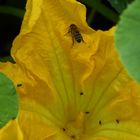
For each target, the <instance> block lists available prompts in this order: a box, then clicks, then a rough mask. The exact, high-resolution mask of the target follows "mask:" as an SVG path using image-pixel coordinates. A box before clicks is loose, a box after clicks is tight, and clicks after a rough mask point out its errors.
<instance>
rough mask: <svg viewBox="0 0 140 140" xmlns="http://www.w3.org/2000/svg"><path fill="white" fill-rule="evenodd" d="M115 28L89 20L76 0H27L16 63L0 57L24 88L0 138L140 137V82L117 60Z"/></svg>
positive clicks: (122, 139)
mask: <svg viewBox="0 0 140 140" xmlns="http://www.w3.org/2000/svg"><path fill="white" fill-rule="evenodd" d="M72 24H74V25H76V27H77V30H78V31H79V33H80V34H81V36H82V37H83V40H82V41H81V42H78V41H77V40H76V36H75V35H74V32H75V31H74V30H73V32H72V31H70V25H72ZM114 31H115V28H112V29H111V30H109V31H100V30H99V31H94V30H93V29H91V28H90V27H88V25H87V23H86V8H85V6H84V5H82V4H81V3H80V2H77V1H75V0H28V1H27V5H26V13H25V16H24V20H23V23H22V27H21V31H20V33H19V35H18V36H17V37H16V39H15V40H14V43H13V47H12V50H11V54H12V57H13V58H14V60H15V62H16V63H15V64H12V63H10V62H7V63H0V71H1V72H3V73H5V74H6V75H7V76H8V77H10V78H11V79H12V81H13V82H14V84H15V86H16V89H17V93H18V94H19V113H18V116H17V118H16V119H15V120H12V121H10V122H9V123H7V124H6V126H4V127H3V128H2V129H0V140H140V87H139V85H138V84H137V83H136V82H135V81H134V80H133V79H131V78H130V77H129V76H128V74H127V72H126V71H125V69H124V67H123V65H122V64H121V62H120V60H119V57H118V54H117V51H116V49H115V47H114ZM79 39H80V38H79Z"/></svg>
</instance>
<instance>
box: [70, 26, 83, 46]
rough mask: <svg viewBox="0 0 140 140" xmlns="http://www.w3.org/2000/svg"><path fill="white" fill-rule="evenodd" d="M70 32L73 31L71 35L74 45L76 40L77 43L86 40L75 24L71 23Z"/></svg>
mask: <svg viewBox="0 0 140 140" xmlns="http://www.w3.org/2000/svg"><path fill="white" fill-rule="evenodd" d="M68 33H71V36H72V45H73V44H74V40H75V41H76V42H77V43H81V42H84V40H83V37H82V35H81V33H80V32H79V29H78V27H77V26H76V25H75V24H71V25H70V26H69V31H68Z"/></svg>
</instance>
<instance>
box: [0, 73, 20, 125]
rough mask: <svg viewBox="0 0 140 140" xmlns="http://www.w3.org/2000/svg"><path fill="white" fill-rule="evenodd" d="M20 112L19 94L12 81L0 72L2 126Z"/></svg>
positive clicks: (0, 119)
mask: <svg viewBox="0 0 140 140" xmlns="http://www.w3.org/2000/svg"><path fill="white" fill-rule="evenodd" d="M17 114H18V96H17V94H16V90H15V87H14V85H13V83H12V81H11V80H10V79H9V78H7V77H6V76H5V75H4V74H2V73H0V128H2V127H3V126H4V125H5V124H6V123H7V122H8V121H9V120H11V119H15V118H16V116H17Z"/></svg>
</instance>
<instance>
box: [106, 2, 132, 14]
mask: <svg viewBox="0 0 140 140" xmlns="http://www.w3.org/2000/svg"><path fill="white" fill-rule="evenodd" d="M108 1H109V2H110V4H111V5H112V7H114V8H115V9H116V11H117V12H119V13H121V12H122V11H123V10H124V9H125V8H126V7H127V5H128V4H129V3H131V2H132V1H134V0H108Z"/></svg>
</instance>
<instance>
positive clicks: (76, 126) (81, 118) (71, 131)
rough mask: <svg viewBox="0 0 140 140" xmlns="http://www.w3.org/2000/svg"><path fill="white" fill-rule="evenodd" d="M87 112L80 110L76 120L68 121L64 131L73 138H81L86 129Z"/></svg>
mask: <svg viewBox="0 0 140 140" xmlns="http://www.w3.org/2000/svg"><path fill="white" fill-rule="evenodd" d="M85 120H86V114H85V113H84V112H79V113H78V114H77V116H76V117H75V119H74V120H71V121H68V122H67V124H66V125H65V127H64V128H63V131H64V132H65V133H66V135H68V136H69V137H70V138H72V139H76V140H80V137H81V136H82V135H83V134H84V131H85Z"/></svg>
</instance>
